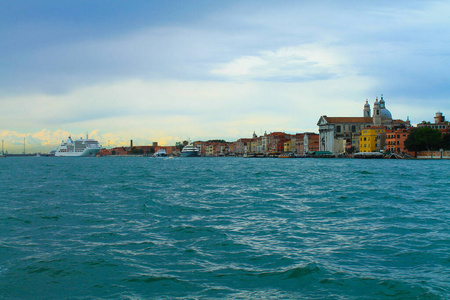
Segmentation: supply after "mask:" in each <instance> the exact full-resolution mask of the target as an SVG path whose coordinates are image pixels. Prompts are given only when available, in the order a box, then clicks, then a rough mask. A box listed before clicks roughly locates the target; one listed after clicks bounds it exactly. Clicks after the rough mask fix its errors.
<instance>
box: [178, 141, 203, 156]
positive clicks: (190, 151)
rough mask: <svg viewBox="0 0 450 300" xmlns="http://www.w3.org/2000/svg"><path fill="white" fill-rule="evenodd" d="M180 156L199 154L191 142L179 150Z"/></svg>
mask: <svg viewBox="0 0 450 300" xmlns="http://www.w3.org/2000/svg"><path fill="white" fill-rule="evenodd" d="M180 156H181V157H197V156H200V150H198V148H197V147H195V146H194V144H193V143H190V144H188V145H186V146H184V148H183V150H181V155H180Z"/></svg>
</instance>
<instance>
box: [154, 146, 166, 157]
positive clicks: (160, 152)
mask: <svg viewBox="0 0 450 300" xmlns="http://www.w3.org/2000/svg"><path fill="white" fill-rule="evenodd" d="M155 157H167V151H166V149H164V148H162V149H159V150H158V151H157V152H156V153H155Z"/></svg>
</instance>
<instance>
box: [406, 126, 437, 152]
mask: <svg viewBox="0 0 450 300" xmlns="http://www.w3.org/2000/svg"><path fill="white" fill-rule="evenodd" d="M441 145H442V134H441V132H440V131H439V130H437V129H433V128H431V127H420V128H413V129H411V131H410V133H409V135H408V137H407V138H406V140H405V148H406V149H408V150H409V151H424V150H428V151H430V150H438V149H439V148H440V146H441Z"/></svg>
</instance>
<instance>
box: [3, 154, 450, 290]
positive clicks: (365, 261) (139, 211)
mask: <svg viewBox="0 0 450 300" xmlns="http://www.w3.org/2000/svg"><path fill="white" fill-rule="evenodd" d="M449 175H450V161H405V160H397V161H395V160H350V159H242V158H179V159H155V158H81V159H76V158H50V157H42V158H32V157H30V158H4V159H1V161H0V176H1V177H0V178H1V182H0V187H1V190H0V298H3V299H10V298H13V299H24V298H25V299H26V298H45V299H47V298H51V299H61V298H73V299H96V298H98V299H155V298H159V299H166V298H170V299H172V298H189V299H196V298H201V299H206V298H207V299H213V298H233V299H299V298H305V299H448V298H449V295H450V229H449V228H450V227H449V224H450V223H449V221H450V209H449V198H450V197H449V196H450V179H449V178H450V177H449Z"/></svg>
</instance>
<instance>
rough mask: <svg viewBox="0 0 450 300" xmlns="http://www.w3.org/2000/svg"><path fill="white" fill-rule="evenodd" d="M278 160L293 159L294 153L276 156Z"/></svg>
mask: <svg viewBox="0 0 450 300" xmlns="http://www.w3.org/2000/svg"><path fill="white" fill-rule="evenodd" d="M278 158H295V154H294V152H289V153H283V154H280V155H278Z"/></svg>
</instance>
